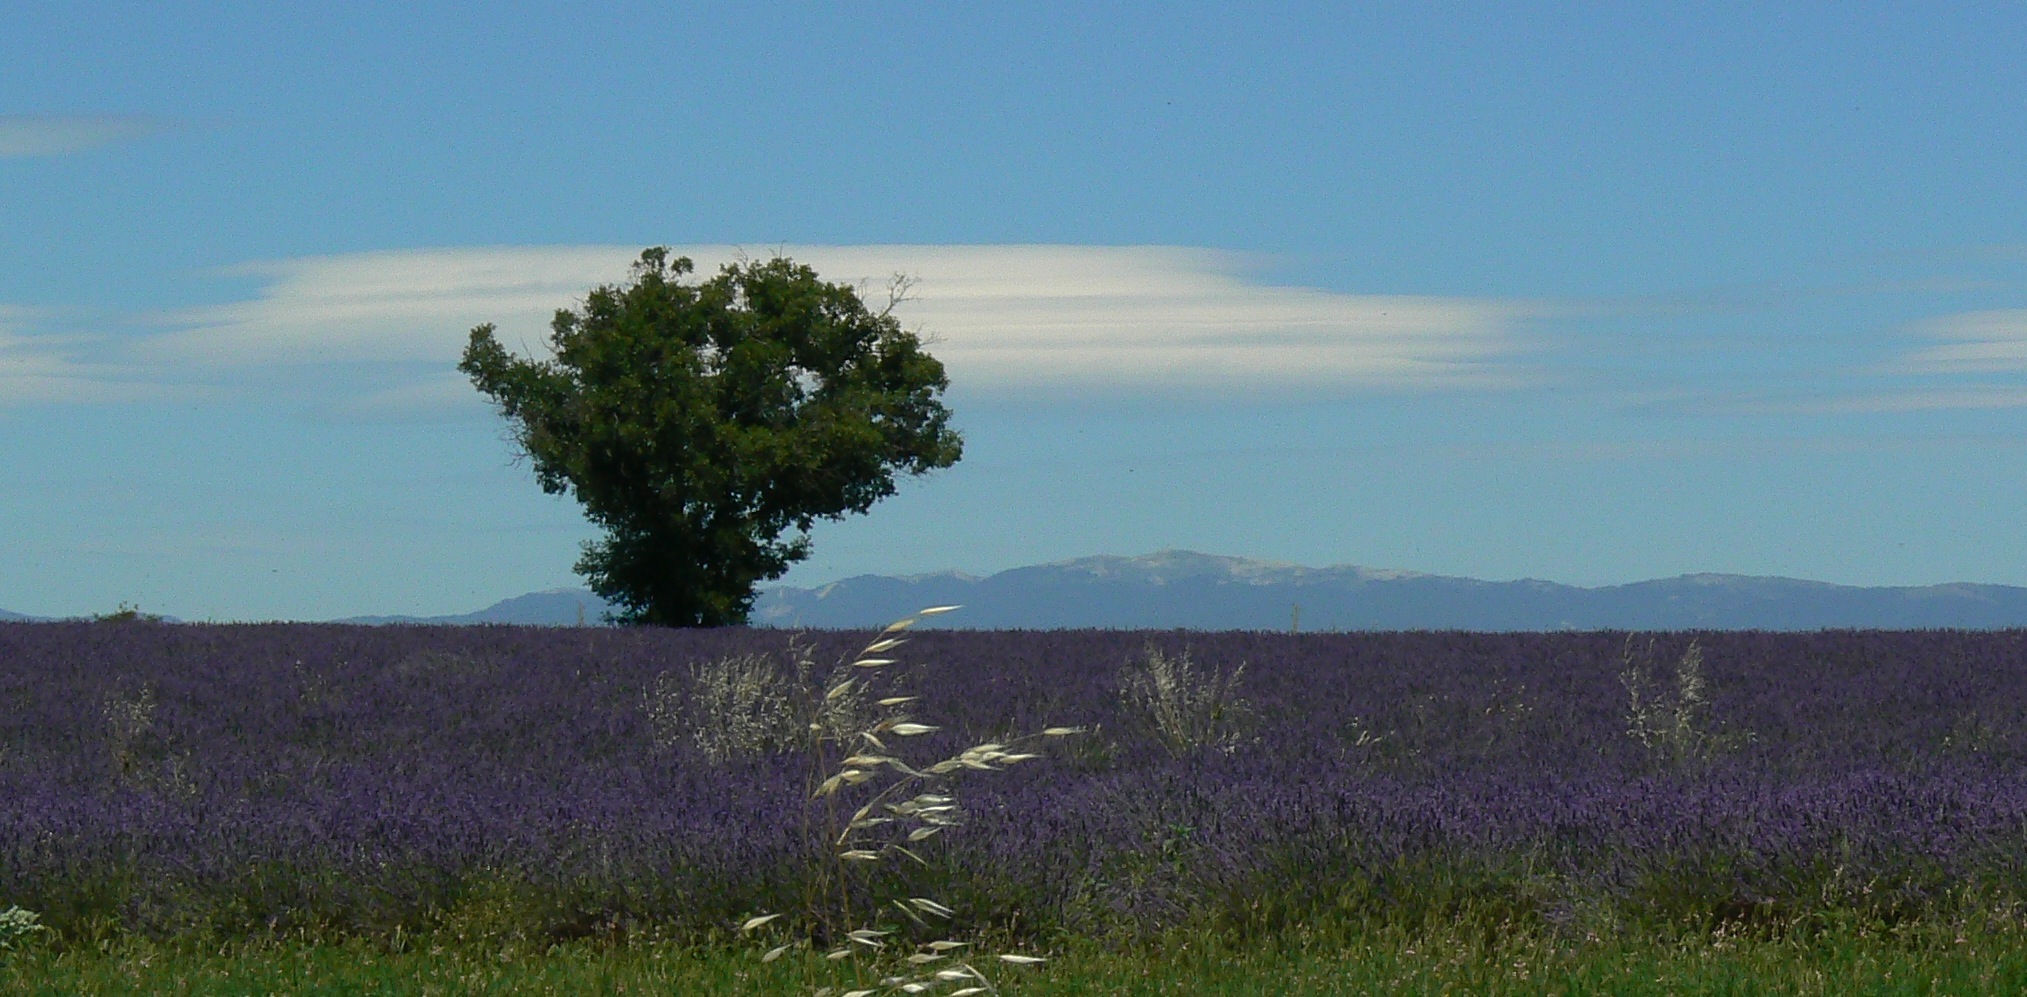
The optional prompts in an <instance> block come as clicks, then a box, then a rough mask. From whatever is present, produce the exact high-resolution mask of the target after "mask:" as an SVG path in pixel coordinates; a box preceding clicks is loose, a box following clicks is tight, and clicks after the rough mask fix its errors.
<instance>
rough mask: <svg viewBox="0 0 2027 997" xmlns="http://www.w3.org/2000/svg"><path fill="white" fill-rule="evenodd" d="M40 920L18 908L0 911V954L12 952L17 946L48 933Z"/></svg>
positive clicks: (37, 915) (32, 912) (39, 917)
mask: <svg viewBox="0 0 2027 997" xmlns="http://www.w3.org/2000/svg"><path fill="white" fill-rule="evenodd" d="M41 920H42V917H41V915H39V914H37V913H35V912H34V911H31V910H22V909H21V908H19V907H11V906H10V907H8V908H7V909H6V910H0V952H12V951H14V949H15V948H16V947H17V946H19V945H21V944H23V943H25V942H27V941H28V940H29V939H31V938H34V937H35V936H36V935H39V934H41V933H43V932H45V931H48V930H49V928H48V927H47V926H45V925H43V924H42V923H40V922H41Z"/></svg>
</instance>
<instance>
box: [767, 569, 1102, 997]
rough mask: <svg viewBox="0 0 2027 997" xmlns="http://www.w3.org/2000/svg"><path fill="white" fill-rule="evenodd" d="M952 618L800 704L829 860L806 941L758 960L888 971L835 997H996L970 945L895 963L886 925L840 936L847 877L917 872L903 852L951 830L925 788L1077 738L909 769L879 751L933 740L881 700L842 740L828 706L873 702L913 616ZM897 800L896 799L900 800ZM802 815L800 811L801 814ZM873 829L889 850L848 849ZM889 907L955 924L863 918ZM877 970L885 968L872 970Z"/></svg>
mask: <svg viewBox="0 0 2027 997" xmlns="http://www.w3.org/2000/svg"><path fill="white" fill-rule="evenodd" d="M957 608H959V607H957V606H933V607H930V608H928V609H924V610H922V611H921V612H919V613H917V614H916V615H915V616H911V617H908V618H907V619H903V620H901V621H899V622H897V623H894V624H892V625H891V626H889V627H887V628H886V629H885V630H882V631H880V635H879V636H878V637H877V638H875V639H874V640H873V642H872V643H870V644H868V645H866V647H865V649H864V650H862V651H860V652H859V653H858V656H857V657H856V658H854V659H853V660H852V661H851V662H850V663H849V664H846V665H842V666H840V667H839V668H838V669H837V670H836V671H835V672H833V673H832V674H831V676H830V678H829V680H828V681H826V682H825V683H824V689H823V692H822V695H821V698H819V699H816V700H815V701H814V702H812V703H810V704H808V707H809V708H808V710H807V711H806V715H807V716H809V717H810V720H809V725H808V743H809V746H810V757H811V762H812V779H811V783H812V787H813V788H812V789H811V791H810V796H809V799H810V801H811V802H812V803H820V805H821V806H822V807H823V813H824V818H825V823H824V838H823V840H824V844H825V847H826V848H827V849H828V851H829V852H830V854H829V855H828V856H826V858H825V859H824V860H823V862H822V864H821V866H820V868H818V869H815V870H812V873H813V874H812V875H811V876H810V877H809V878H808V886H807V890H808V892H807V893H806V895H805V911H804V914H805V916H806V918H807V922H808V924H807V926H808V928H809V929H810V934H809V936H808V937H806V938H799V939H793V940H789V941H785V942H782V943H781V944H778V945H776V946H774V947H773V948H770V949H768V950H767V951H766V952H764V953H762V954H761V956H760V958H761V961H763V962H771V961H773V960H775V959H778V958H780V957H781V956H782V955H783V954H784V953H786V952H787V951H788V950H789V949H791V948H797V947H801V946H804V945H809V946H810V947H811V948H813V949H814V948H825V949H827V951H825V952H824V954H823V957H824V958H825V959H827V960H831V961H838V960H844V959H851V960H853V961H854V962H855V963H856V964H857V966H858V968H859V971H860V981H861V982H864V979H865V973H866V971H867V970H872V971H873V972H875V973H878V972H881V971H883V970H884V969H888V968H891V972H888V973H887V975H885V976H881V977H880V978H879V981H878V983H877V984H875V985H873V986H870V987H861V988H859V989H854V990H847V991H845V992H843V993H842V994H839V995H837V997H870V995H872V994H876V993H879V992H880V991H882V990H887V991H893V992H899V993H908V994H922V993H932V992H935V988H937V987H940V986H943V985H946V984H950V985H955V986H956V989H953V990H950V991H946V992H945V994H944V997H963V995H967V994H979V993H987V992H996V989H997V988H995V987H994V986H993V984H992V982H991V980H989V979H988V978H987V977H986V975H985V974H984V973H983V972H980V971H979V969H978V968H977V966H975V965H974V964H973V963H974V961H983V960H967V959H965V958H963V957H962V956H960V955H958V952H959V950H962V949H966V948H969V947H970V946H971V944H972V943H970V942H961V941H955V940H951V939H947V938H946V939H938V940H935V941H931V942H925V943H922V944H920V945H918V946H916V949H915V951H914V952H912V953H910V954H908V955H906V956H901V955H900V954H899V952H898V951H890V950H889V946H890V944H891V943H892V941H893V939H892V938H891V936H893V935H895V934H896V933H897V932H896V929H895V928H892V927H888V926H885V925H886V924H891V923H892V922H884V923H883V922H878V921H875V922H874V923H872V924H869V925H866V926H864V927H858V928H851V929H849V930H846V926H848V925H851V924H853V923H859V915H858V914H857V912H855V911H854V910H853V909H852V908H853V904H852V896H851V889H850V887H851V879H850V877H851V875H852V874H853V873H854V872H855V871H856V867H860V866H870V865H871V864H873V863H876V862H879V861H881V860H882V859H885V858H889V857H892V856H902V857H906V858H909V859H912V860H914V861H915V862H917V863H920V864H922V865H927V864H928V863H927V862H926V861H925V860H923V858H922V857H921V856H920V855H917V854H916V853H915V852H914V850H912V849H911V848H909V847H908V846H909V845H915V844H919V843H921V842H923V841H927V840H929V839H930V838H933V837H935V836H936V835H938V834H940V833H942V832H943V831H944V830H945V829H946V828H950V827H954V826H956V825H957V823H958V821H957V816H958V811H957V800H956V798H955V797H954V796H951V795H950V794H949V793H947V792H940V791H934V790H935V789H936V786H935V784H937V783H939V782H942V781H946V780H948V779H949V778H950V777H951V776H953V775H956V774H957V773H959V772H963V771H967V770H971V771H981V772H997V771H1000V770H1002V769H1004V768H1005V767H1007V766H1009V765H1013V764H1016V763H1019V762H1024V761H1029V760H1031V759H1035V758H1039V757H1041V755H1039V754H1035V753H1029V752H1021V751H1015V750H1011V749H1013V748H1014V747H1015V746H1016V745H1018V744H1019V743H1021V742H1023V741H1029V740H1033V739H1035V738H1054V737H1065V736H1068V735H1071V734H1080V733H1083V729H1082V728H1079V727H1049V728H1046V729H1044V730H1042V731H1040V732H1039V733H1036V734H1031V735H1028V736H1027V737H1023V738H1018V739H1015V740H1014V741H1008V742H1005V743H1000V742H988V743H986V744H980V745H977V746H974V747H971V748H967V749H965V750H964V751H961V752H958V753H957V754H955V755H952V756H951V757H949V758H946V759H943V760H942V761H939V762H936V763H935V764H932V765H928V766H925V767H923V768H919V769H918V768H915V767H913V766H911V765H909V764H908V763H907V762H906V761H903V760H902V759H901V758H900V757H898V756H897V755H895V754H892V753H891V752H892V749H891V748H890V747H889V744H888V742H889V741H890V740H896V739H899V738H907V737H918V736H920V735H923V734H928V733H932V732H934V731H936V730H937V729H938V728H937V727H935V726H933V725H931V724H925V723H919V722H917V721H916V720H915V719H914V718H913V717H911V716H910V715H909V714H908V713H907V712H906V708H907V706H908V705H909V704H910V703H913V702H915V701H916V700H917V699H919V698H920V697H918V696H892V695H890V696H883V697H881V698H879V699H877V700H875V701H874V705H876V706H877V707H878V711H879V712H878V715H877V716H875V717H868V718H867V719H866V722H865V723H863V724H860V725H854V728H853V729H841V727H840V725H839V724H838V722H837V721H838V720H840V719H841V715H849V713H850V712H851V711H848V710H841V709H840V707H839V704H842V703H849V702H852V701H854V699H857V700H859V701H863V699H864V698H865V697H868V696H870V695H871V694H872V693H871V688H872V686H873V685H874V684H875V683H876V682H878V680H879V679H880V678H881V677H882V676H883V674H885V673H883V672H882V669H884V668H885V667H886V666H888V665H891V664H893V663H894V659H893V658H887V657H880V656H879V655H881V654H883V653H884V652H887V651H891V650H893V649H894V648H896V647H899V646H900V645H902V644H904V643H906V638H903V637H899V636H896V635H897V634H899V633H900V632H901V631H903V630H906V629H907V628H909V627H911V626H913V625H914V624H915V623H916V622H918V621H919V620H920V618H922V617H927V616H935V615H938V614H941V613H947V612H950V611H951V610H954V609H957ZM832 746H836V747H837V748H838V749H839V751H840V753H841V754H842V755H843V757H841V758H838V759H837V760H836V761H835V762H833V760H832V758H831V755H830V748H831V747H832ZM833 766H835V767H833ZM883 775H884V776H885V777H886V779H887V782H886V785H885V786H883V787H881V788H879V789H877V790H876V791H873V792H872V793H871V795H870V796H869V797H867V798H866V799H865V800H864V802H863V804H862V805H860V806H859V807H858V808H857V809H855V810H853V811H852V814H851V816H850V817H849V818H843V819H841V818H840V816H839V815H840V813H841V797H843V796H844V795H846V794H850V793H853V792H854V791H856V790H858V789H859V787H862V786H870V784H872V783H873V782H874V781H875V780H878V779H880V778H881V777H882V776H883ZM904 796H906V797H907V798H906V799H902V797H904ZM811 809H813V808H805V810H804V813H805V815H808V814H809V813H810V810H811ZM876 828H883V829H884V831H883V833H884V834H886V836H887V837H888V839H889V840H886V841H883V842H879V843H877V844H875V843H872V842H865V841H862V840H859V839H862V838H863V837H865V836H866V835H867V834H868V833H869V832H872V831H873V830H874V829H876ZM903 830H906V832H907V833H906V834H905V835H902V834H900V833H899V832H901V831H903ZM890 907H891V908H892V909H893V910H898V911H899V912H900V913H901V914H902V915H903V916H905V917H907V918H908V920H909V921H912V922H914V923H915V924H916V925H918V926H921V927H924V928H927V927H928V926H929V922H928V921H926V920H924V917H925V915H926V916H927V917H934V918H939V919H943V920H948V919H949V918H951V917H952V916H953V915H954V914H956V911H954V910H952V909H951V908H949V907H946V906H944V905H943V904H941V903H938V902H937V901H935V900H933V899H930V898H928V897H895V898H892V899H890V900H888V901H887V902H885V903H879V904H877V905H876V906H875V908H874V909H875V910H877V911H879V912H881V913H883V914H884V913H885V912H886V911H887V910H888V909H889V908H890ZM781 916H782V915H781V914H779V913H775V914H761V915H758V916H755V917H751V918H748V919H747V920H746V921H745V922H744V923H742V924H741V925H740V926H739V930H740V931H742V932H752V931H755V930H758V929H760V928H761V927H763V926H765V925H768V924H770V923H772V922H774V921H775V920H776V919H778V918H780V917H781ZM997 958H998V960H999V961H1000V962H1003V963H1007V964H1010V965H1032V964H1035V963H1039V962H1043V961H1045V960H1043V959H1041V958H1039V957H1036V956H1028V955H1018V954H1011V953H1009V954H1002V955H999V956H998V957H997ZM860 960H864V961H863V962H861V961H860ZM883 963H886V964H889V966H883V965H882V964H883ZM816 994H817V997H830V988H828V987H825V988H822V989H820V990H818V991H817V992H816Z"/></svg>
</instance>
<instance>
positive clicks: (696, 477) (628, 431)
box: [458, 248, 964, 627]
mask: <svg viewBox="0 0 2027 997" xmlns="http://www.w3.org/2000/svg"><path fill="white" fill-rule="evenodd" d="M693 269H694V268H693V266H692V264H691V262H690V260H689V259H688V258H685V257H678V258H676V259H673V260H672V259H670V258H669V255H668V250H666V249H663V248H653V249H649V250H646V251H645V252H642V253H641V254H640V260H639V262H637V263H635V264H634V265H633V270H632V279H631V281H630V282H628V283H627V284H626V285H624V286H611V285H606V286H602V287H599V288H597V289H595V290H593V291H592V292H591V293H590V295H589V296H588V297H587V298H586V299H585V302H584V308H583V313H582V314H578V313H576V312H572V311H570V310H567V309H565V310H560V311H558V312H557V313H556V318H555V321H554V322H552V323H551V326H550V328H551V330H552V331H551V334H550V337H549V338H550V342H551V344H552V345H553V346H554V349H555V354H556V359H555V360H553V361H541V362H536V361H530V360H525V359H521V358H519V357H515V356H512V355H510V354H508V353H507V351H506V350H505V349H503V348H502V347H501V346H500V344H499V342H498V341H497V340H496V339H494V338H493V327H492V326H491V325H482V326H479V327H478V328H476V329H473V330H472V335H471V342H470V344H469V345H467V346H466V347H465V352H464V359H463V361H462V362H460V363H459V364H458V370H460V371H463V372H464V373H465V374H467V375H469V376H470V377H471V379H472V383H473V384H474V385H475V386H477V388H478V390H479V391H480V392H482V393H484V394H486V395H489V396H491V398H492V399H493V401H494V402H495V403H496V404H497V405H498V406H499V408H500V411H501V413H502V414H503V415H504V416H506V417H507V419H508V420H509V421H510V422H512V423H514V438H515V441H516V442H517V443H518V444H519V445H520V446H521V448H522V451H523V455H524V456H527V457H529V458H531V459H532V462H533V464H534V468H535V475H536V480H537V481H539V482H540V483H541V485H542V490H543V491H545V492H548V493H550V494H552V495H554V494H560V493H562V492H563V491H564V490H565V489H566V488H568V489H570V490H572V491H574V492H575V493H576V496H577V500H578V501H579V502H582V503H583V504H584V508H585V512H586V514H587V515H588V516H589V517H590V518H591V520H592V521H593V522H595V523H597V524H599V525H600V526H602V527H604V528H605V530H606V536H605V537H604V538H603V539H601V540H597V541H590V542H586V543H585V544H584V548H583V550H584V555H583V557H582V558H580V559H579V560H578V562H577V564H576V570H577V572H578V573H579V574H581V575H583V576H584V577H585V578H586V579H587V580H588V581H589V582H590V584H591V588H592V591H594V592H597V593H598V594H599V595H600V596H603V597H604V598H605V599H606V600H607V601H609V602H612V603H613V604H615V605H616V606H619V607H621V611H620V612H617V613H614V614H611V615H610V616H609V618H610V619H611V620H612V621H613V622H617V623H624V624H659V625H664V626H679V627H699V626H702V627H710V626H726V625H737V624H743V623H745V622H746V617H747V614H749V613H750V612H751V611H752V609H753V595H754V593H753V586H754V584H755V583H756V582H759V581H764V580H767V579H771V578H778V577H780V576H781V575H782V574H783V573H784V572H786V571H787V570H788V566H789V565H790V564H791V563H793V562H796V561H800V560H802V559H803V558H806V557H808V556H809V537H808V535H807V534H808V531H809V529H810V524H811V523H812V522H814V521H815V520H816V519H818V518H819V517H821V518H824V519H832V520H837V519H843V518H844V514H845V513H846V512H865V511H866V510H867V509H868V508H870V507H871V506H872V504H873V503H874V502H876V501H878V500H880V499H882V498H885V497H887V496H889V495H892V494H893V493H894V475H893V470H894V469H895V468H906V469H907V470H908V471H909V472H910V473H911V474H922V473H924V472H926V471H928V470H930V469H931V468H941V467H949V466H950V465H952V464H955V463H956V462H957V460H958V458H959V457H960V456H962V455H963V451H964V441H963V438H962V437H960V436H959V435H958V434H957V433H956V432H955V431H953V430H951V429H949V428H948V422H949V418H950V413H949V411H948V410H946V409H945V408H944V407H943V405H942V404H941V403H940V402H939V401H938V400H937V396H938V395H939V394H941V393H942V391H943V389H944V388H946V387H948V386H949V383H950V382H949V379H948V378H946V377H945V376H944V374H943V364H941V363H940V362H938V361H937V360H936V359H935V358H934V357H931V356H930V355H928V354H927V353H924V352H923V351H922V348H921V343H920V341H918V340H917V339H916V337H915V336H914V335H913V334H911V333H908V332H906V331H903V330H902V328H901V325H900V323H899V322H898V321H896V320H895V318H894V317H893V315H892V314H891V313H892V310H893V302H891V301H890V302H889V303H888V305H887V307H885V308H883V309H881V310H879V311H874V310H871V309H869V308H868V307H867V306H866V303H865V302H864V301H862V300H861V299H860V297H859V295H858V293H857V292H855V291H854V290H853V289H852V288H850V287H847V286H844V285H840V284H828V283H825V282H823V281H821V280H819V279H817V275H816V272H815V271H814V270H811V269H810V268H809V267H807V266H802V265H799V264H797V263H795V262H793V261H791V260H788V259H785V258H780V257H777V258H774V259H770V260H765V261H744V262H740V263H734V264H730V265H727V266H725V267H724V268H722V269H721V270H720V272H719V274H718V276H716V277H713V278H711V279H709V280H705V281H701V282H697V283H685V282H684V281H683V279H682V278H683V276H684V275H685V274H688V273H690V272H691V271H692V270H693ZM790 526H794V527H795V528H796V529H797V530H798V531H800V534H799V535H798V536H796V537H795V538H794V539H792V540H790V541H788V542H785V543H784V542H782V541H781V540H780V539H779V538H780V536H781V534H782V533H783V532H784V531H785V530H787V529H788V528H789V527H790Z"/></svg>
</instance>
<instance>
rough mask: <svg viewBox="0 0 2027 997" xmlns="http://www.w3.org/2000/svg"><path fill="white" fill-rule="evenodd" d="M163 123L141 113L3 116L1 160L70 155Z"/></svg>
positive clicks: (135, 135) (133, 136) (149, 130)
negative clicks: (141, 115) (140, 114)
mask: <svg viewBox="0 0 2027 997" xmlns="http://www.w3.org/2000/svg"><path fill="white" fill-rule="evenodd" d="M160 128H161V124H160V123H159V122H157V121H155V120H154V119H152V118H146V117H140V116H138V115H45V114H4V115H0V159H7V158H25V157H29V156H67V155H70V154H72V153H79V152H89V151H90V150H93V149H98V148H102V147H104V146H108V145H112V144H114V143H116V142H124V141H127V140H129V139H136V138H140V137H142V136H145V135H148V134H150V133H152V132H155V131H159V130H160Z"/></svg>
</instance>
